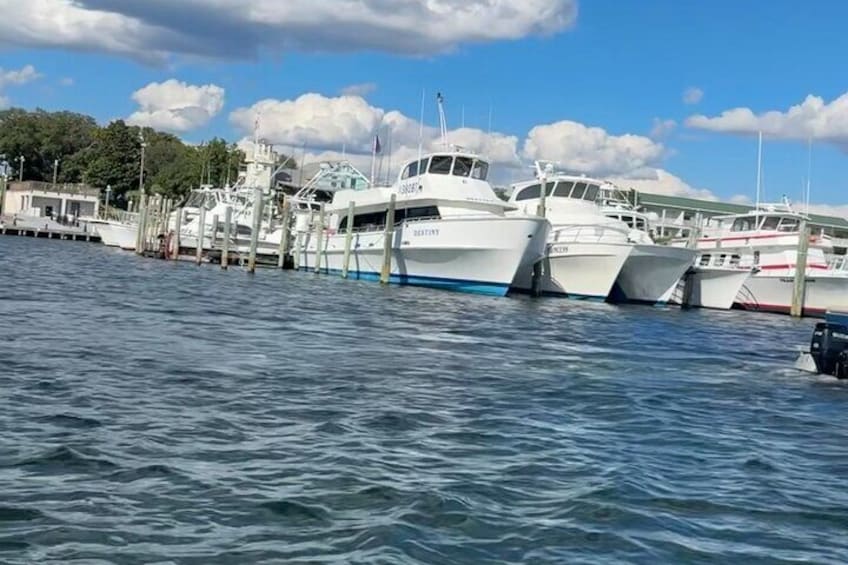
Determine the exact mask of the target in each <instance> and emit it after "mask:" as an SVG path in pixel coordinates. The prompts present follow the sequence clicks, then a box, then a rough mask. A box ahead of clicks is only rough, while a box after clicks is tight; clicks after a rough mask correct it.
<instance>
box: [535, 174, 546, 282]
mask: <svg viewBox="0 0 848 565" xmlns="http://www.w3.org/2000/svg"><path fill="white" fill-rule="evenodd" d="M547 184H548V176H547V175H546V174H541V175H540V176H539V187H540V188H539V206H538V207H537V208H536V215H537V216H539V217H541V218H544V217H545V216H546V213H547V210H548V207H547V201H548V199H547V193H548V187H547ZM545 249H547V245H546V246H545ZM546 255H547V253H546ZM545 259H546V257H542V259H540V260H539V261H536V262H535V263H534V264H533V280H532V282H531V293H532V295H533V296H541V295H542V277H543V276H544V273H543V270H542V267H543V266H544V264H545Z"/></svg>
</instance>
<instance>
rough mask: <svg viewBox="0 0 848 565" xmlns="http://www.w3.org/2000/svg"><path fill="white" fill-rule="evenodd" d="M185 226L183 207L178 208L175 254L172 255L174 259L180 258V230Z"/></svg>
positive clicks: (175, 228)
mask: <svg viewBox="0 0 848 565" xmlns="http://www.w3.org/2000/svg"><path fill="white" fill-rule="evenodd" d="M182 228H183V209H182V208H177V218H176V224H175V225H174V238H173V242H174V256H173V257H171V258H172V259H173V260H174V261H176V260H178V259H179V258H180V243H181V242H180V230H182Z"/></svg>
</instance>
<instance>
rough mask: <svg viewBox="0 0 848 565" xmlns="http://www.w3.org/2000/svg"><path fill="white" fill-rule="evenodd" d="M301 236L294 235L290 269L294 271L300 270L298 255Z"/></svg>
mask: <svg viewBox="0 0 848 565" xmlns="http://www.w3.org/2000/svg"><path fill="white" fill-rule="evenodd" d="M300 239H301V234H300V232H297V233H295V234H294V255H292V268H293V269H294V270H295V271H299V270H300V254H301V253H302V249H301V243H300Z"/></svg>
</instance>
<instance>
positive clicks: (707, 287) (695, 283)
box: [672, 267, 751, 310]
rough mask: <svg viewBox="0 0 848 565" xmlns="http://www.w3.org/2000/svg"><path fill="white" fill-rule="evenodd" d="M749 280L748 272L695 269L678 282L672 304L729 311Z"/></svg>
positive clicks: (708, 268)
mask: <svg viewBox="0 0 848 565" xmlns="http://www.w3.org/2000/svg"><path fill="white" fill-rule="evenodd" d="M749 278H751V271H749V270H744V269H724V268H720V267H717V268H710V267H707V268H701V267H696V268H694V269H693V270H692V271H691V272H689V273H688V274H687V275H686V276H685V277H684V278H683V279H682V280H681V281H680V284H679V285H678V287H677V289H676V290H675V292H674V296H673V299H672V302H673V303H675V304H683V305H685V306H689V307H692V308H712V309H715V310H729V309H730V308H732V307H733V303H734V302H735V301H736V296H737V295H738V294H739V291H741V290H742V286H743V285H744V284H745V282H746V281H747V280H748V279H749ZM687 285H688V286H687Z"/></svg>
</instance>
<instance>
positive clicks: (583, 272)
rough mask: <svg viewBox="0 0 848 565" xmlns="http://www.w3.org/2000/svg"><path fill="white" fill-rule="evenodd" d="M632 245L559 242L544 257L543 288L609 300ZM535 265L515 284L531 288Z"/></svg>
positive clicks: (523, 273)
mask: <svg viewBox="0 0 848 565" xmlns="http://www.w3.org/2000/svg"><path fill="white" fill-rule="evenodd" d="M631 250H632V247H631V246H629V245H619V244H610V243H568V244H560V243H555V244H553V245H551V246H550V247H549V250H548V254H547V255H546V256H545V258H544V260H543V266H542V280H541V291H542V293H543V294H552V295H559V296H565V297H568V298H576V299H590V300H593V299H594V300H605V299H606V298H607V296H609V293H610V291H611V290H612V287H613V284H615V281H616V279H617V278H618V275H619V273H620V272H621V269H622V267H623V266H624V263H625V262H626V261H627V258H628V257H629V256H630V252H631ZM532 283H533V265H529V266H526V267H523V268H522V269H520V270H519V272H518V274H517V275H516V278H515V280H514V281H513V287H514V288H516V289H518V290H523V291H528V290H530V289H531V288H532Z"/></svg>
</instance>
